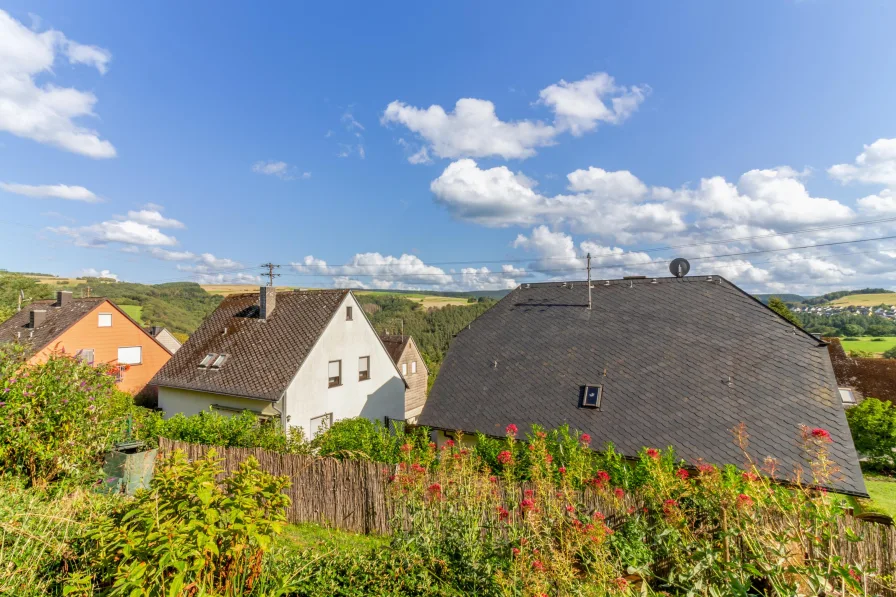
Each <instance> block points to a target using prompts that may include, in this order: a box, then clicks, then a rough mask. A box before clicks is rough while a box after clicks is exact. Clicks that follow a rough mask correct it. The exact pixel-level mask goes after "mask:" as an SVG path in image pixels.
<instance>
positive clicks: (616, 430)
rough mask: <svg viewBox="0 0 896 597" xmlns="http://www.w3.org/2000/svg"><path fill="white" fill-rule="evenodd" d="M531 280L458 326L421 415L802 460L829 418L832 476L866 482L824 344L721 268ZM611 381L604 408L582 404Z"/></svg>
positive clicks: (625, 450)
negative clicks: (804, 436) (810, 433)
mask: <svg viewBox="0 0 896 597" xmlns="http://www.w3.org/2000/svg"><path fill="white" fill-rule="evenodd" d="M711 280H712V281H708V279H707V277H705V276H701V277H686V278H681V279H678V278H659V279H657V280H656V281H654V280H652V279H635V280H628V279H627V280H617V281H611V282H610V283H609V285H604V284H605V282H594V283H593V290H592V295H593V309H592V310H588V308H587V304H588V289H587V283H585V282H570V283H565V284H564V283H560V282H550V283H542V284H531V285H526V286H525V287H518V288H516V289H515V290H514V291H512V292H511V293H510V294H509V295H507V296H506V297H505V298H504V299H502V300H501V301H500V302H498V303H497V304H496V305H495V306H494V307H492V308H491V309H489V310H488V311H486V312H485V313H484V314H483V315H481V316H480V317H479V318H478V319H476V320H475V321H474V322H473V323H472V324H471V325H470V327H469V328H467V329H465V330H463V331H462V332H461V333H460V334H458V335H457V337H456V338H455V339H454V341H453V343H452V345H451V348H450V350H449V351H448V354H447V356H446V358H445V360H444V362H443V364H442V367H441V370H440V372H439V375H438V377H437V378H436V382H435V386H434V387H433V389H432V392H431V394H430V397H429V399H428V401H427V403H426V406H425V407H424V409H423V413H422V415H421V416H420V420H419V424H421V425H426V426H430V427H434V428H439V429H444V430H448V431H451V430H463V431H466V432H473V431H479V432H482V433H485V434H487V435H493V436H503V435H504V428H505V426H506V425H508V424H509V423H514V424H516V425H519V426H520V427H521V428H522V427H523V426H524V425H530V424H538V425H541V426H544V427H547V428H555V427H558V426H561V425H569V426H570V427H571V428H572V429H576V430H579V431H581V432H586V433H588V434H590V435H591V436H592V437H593V438H594V440H595V441H594V442H593V444H592V445H593V446H595V447H599V446H603V445H605V444H606V443H607V442H612V443H613V445H614V446H615V447H616V449H617V450H618V451H620V452H621V453H622V454H624V455H625V456H628V457H634V456H636V455H637V454H638V452H639V450H640V449H641V448H642V447H644V446H648V447H650V446H652V447H666V446H673V447H674V448H675V450H676V453H677V455H678V456H679V457H681V458H684V459H685V460H686V461H688V462H690V463H696V462H697V461H699V460H704V461H707V462H712V463H717V464H727V463H732V464H738V465H743V463H744V456H743V454H742V452H741V451H740V449H739V448H738V446H737V445H736V444H735V442H734V438H733V434H732V431H731V430H732V429H733V428H735V427H736V426H738V425H739V424H740V423H744V424H745V425H746V428H747V432H748V433H749V434H750V453H751V455H752V456H753V457H754V458H755V459H756V460H757V461H759V462H760V463H761V462H762V461H763V459H764V458H765V457H766V456H771V457H775V458H777V459H779V461H780V469H779V470H780V471H781V474H782V476H784V477H786V476H787V475H790V474H792V473H793V472H794V467H795V466H796V465H797V464H799V463H801V462H802V453H801V450H800V447H799V441H798V440H799V435H800V426H801V425H806V426H808V427H811V428H815V427H821V428H824V429H827V430H828V431H829V432H830V434H831V437H832V438H833V443H832V444H830V451H831V458H832V459H833V460H834V461H836V462H837V463H838V465H839V466H840V468H841V473H840V477H839V478H838V479H835V480H833V481H832V482H831V483H829V484H828V485H829V486H830V487H831V488H832V489H836V490H838V491H843V492H847V493H853V494H858V495H864V494H865V493H866V492H865V485H864V482H863V480H862V475H861V471H860V470H859V464H858V458H857V456H856V452H855V448H854V446H853V443H852V437H851V435H850V432H849V428H848V426H847V424H846V418H845V416H844V412H843V407H842V405H841V400H840V396H839V393H838V391H837V382H836V379H835V378H834V372H833V368H832V366H831V361H830V358H829V357H828V354H827V348H826V347H825V345H824V344H823V343H822V342H820V341H818V340H817V339H816V338H814V337H813V336H811V335H810V334H808V333H806V332H803V331H802V330H800V329H797V328H795V327H794V326H793V325H791V324H790V323H788V322H787V321H786V320H784V319H783V318H782V317H780V316H779V315H777V314H776V313H774V312H773V311H771V310H770V309H769V308H767V307H766V306H765V305H763V304H761V303H760V302H759V301H757V300H756V299H754V298H753V297H751V296H749V295H748V294H746V293H744V292H743V291H741V290H740V289H739V288H737V287H736V286H735V285H733V284H731V283H730V282H728V281H727V280H724V279H723V278H720V277H718V276H713V277H712V278H711ZM586 384H588V385H592V384H599V385H601V386H602V398H601V406H600V409H599V410H598V409H590V408H584V407H582V406H581V402H582V395H583V386H584V385H586Z"/></svg>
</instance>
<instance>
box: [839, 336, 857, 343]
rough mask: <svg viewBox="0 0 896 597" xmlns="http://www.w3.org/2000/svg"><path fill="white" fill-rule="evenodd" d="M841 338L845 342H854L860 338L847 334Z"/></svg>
mask: <svg viewBox="0 0 896 597" xmlns="http://www.w3.org/2000/svg"><path fill="white" fill-rule="evenodd" d="M843 340H844V341H845V342H856V341H858V340H860V338H855V337H853V336H847V337H846V338H843Z"/></svg>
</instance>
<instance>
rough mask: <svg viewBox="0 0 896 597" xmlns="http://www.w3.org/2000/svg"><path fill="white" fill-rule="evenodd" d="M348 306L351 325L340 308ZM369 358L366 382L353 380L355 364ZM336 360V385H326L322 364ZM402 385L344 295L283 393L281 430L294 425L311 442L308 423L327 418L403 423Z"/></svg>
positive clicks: (373, 335)
mask: <svg viewBox="0 0 896 597" xmlns="http://www.w3.org/2000/svg"><path fill="white" fill-rule="evenodd" d="M347 306H352V311H353V320H352V321H346V319H345V309H346V307H347ZM364 356H369V357H370V379H367V380H365V381H358V359H359V358H360V357H364ZM336 360H341V361H342V385H341V386H338V387H334V388H329V387H327V386H328V379H329V378H328V375H327V365H328V364H329V362H330V361H336ZM404 390H405V386H404V381H403V380H402V379H401V376H400V375H399V373H398V370H397V369H396V368H395V365H394V364H393V362H392V358H391V357H390V356H389V353H387V352H386V350H385V349H384V348H383V345H382V343H381V342H380V339H379V337H378V336H377V335H376V333H375V332H374V330H373V327H372V326H371V325H370V323H369V322H368V321H367V319H366V316H365V314H364V311H363V310H362V309H361V305H360V304H359V303H358V301H357V300H355V297H354V296H353V295H352V294H348V295H347V296H346V298H345V300H344V301H343V303H342V305H340V307H339V310H338V311H337V313H336V315H335V316H334V318H333V320H332V321H331V322H330V325H328V326H327V328H326V329H325V330H324V333H323V334H321V337H320V338H319V339H318V341H317V344H316V345H315V346H314V348H313V349H312V351H311V353H310V354H309V355H308V358H306V359H305V363H304V364H303V365H302V368H301V369H300V370H299V372H298V374H297V375H296V377H295V379H293V381H292V383H291V384H290V386H289V388H288V389H287V391H286V399H285V403H284V404H283V405H282V408H283V412H284V415H285V416H286V418H287V421H286V425H289V426H299V427H301V428H302V429H304V431H305V434H306V436H308V437H313V436H314V433H315V431H317V430H316V429H311V428H310V427H311V419H313V418H316V417H319V416H321V415H324V414H326V413H333V421H338V420H339V419H346V418H350V417H359V416H363V417H367V418H368V419H371V420H379V421H381V422H382V421H383V419H384V417H390V418H393V419H403V418H404Z"/></svg>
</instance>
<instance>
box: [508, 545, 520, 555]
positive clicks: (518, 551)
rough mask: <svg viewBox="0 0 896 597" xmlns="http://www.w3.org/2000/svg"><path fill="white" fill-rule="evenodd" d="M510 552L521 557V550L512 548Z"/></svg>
mask: <svg viewBox="0 0 896 597" xmlns="http://www.w3.org/2000/svg"><path fill="white" fill-rule="evenodd" d="M510 551H512V552H513V555H515V556H518V555H520V550H519V549H518V548H516V547H514V548H512V549H511V550H510Z"/></svg>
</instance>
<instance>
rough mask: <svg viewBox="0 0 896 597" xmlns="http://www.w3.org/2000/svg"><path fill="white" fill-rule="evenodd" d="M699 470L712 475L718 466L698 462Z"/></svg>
mask: <svg viewBox="0 0 896 597" xmlns="http://www.w3.org/2000/svg"><path fill="white" fill-rule="evenodd" d="M697 470H698V471H700V472H701V473H703V474H705V475H710V474H712V473H714V472H716V467H714V466H713V465H711V464H698V465H697Z"/></svg>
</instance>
